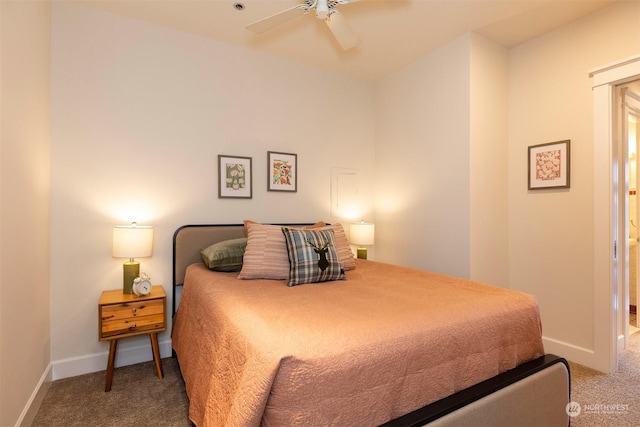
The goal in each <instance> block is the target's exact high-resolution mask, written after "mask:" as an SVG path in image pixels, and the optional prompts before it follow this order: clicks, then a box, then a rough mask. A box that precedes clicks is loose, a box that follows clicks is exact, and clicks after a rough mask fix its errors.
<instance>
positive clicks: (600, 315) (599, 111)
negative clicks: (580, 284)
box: [589, 55, 640, 373]
mask: <svg viewBox="0 0 640 427" xmlns="http://www.w3.org/2000/svg"><path fill="white" fill-rule="evenodd" d="M589 76H590V77H591V79H592V89H593V136H594V139H593V149H594V150H593V151H594V152H593V174H594V176H593V196H594V206H593V209H594V250H593V252H594V253H593V266H594V267H593V268H594V271H593V273H594V286H593V288H594V343H593V344H594V346H593V347H594V348H593V363H592V367H594V368H595V369H598V370H600V371H602V372H605V373H610V372H615V371H616V370H617V369H618V337H619V335H620V332H622V331H619V330H618V329H619V326H618V319H619V315H620V304H619V301H620V295H621V293H622V291H623V289H624V288H623V287H621V278H622V277H624V274H625V273H624V271H625V268H626V266H625V265H624V263H625V257H626V256H627V254H626V253H625V252H626V251H625V250H624V247H625V246H627V236H626V235H625V234H624V233H625V229H626V227H625V226H624V225H623V226H620V225H621V220H622V221H624V217H625V216H626V214H625V213H624V209H622V208H625V206H620V200H619V198H620V193H621V190H620V179H619V175H620V170H621V168H620V164H621V162H623V161H626V160H625V159H623V158H622V156H621V155H622V153H621V151H625V150H620V147H619V144H618V141H617V140H616V136H617V134H618V133H619V132H618V131H617V130H616V123H617V122H616V120H617V114H618V113H617V111H618V109H617V108H616V107H615V105H614V100H615V99H616V94H615V93H614V91H615V89H616V86H618V85H620V84H623V83H625V82H628V81H632V80H636V79H638V78H640V55H636V56H633V57H629V58H626V59H623V60H621V61H617V62H615V63H612V64H608V65H605V66H602V67H599V68H597V69H594V70H592V71H590V72H589ZM624 170H625V168H624V167H622V171H623V173H624ZM622 187H624V183H623V184H622ZM622 204H623V205H624V202H622ZM621 216H622V218H621ZM619 243H623V244H622V245H620V244H619ZM616 245H617V247H616ZM620 247H622V248H623V250H622V252H623V253H622V254H617V250H618V248H620ZM617 255H623V256H617Z"/></svg>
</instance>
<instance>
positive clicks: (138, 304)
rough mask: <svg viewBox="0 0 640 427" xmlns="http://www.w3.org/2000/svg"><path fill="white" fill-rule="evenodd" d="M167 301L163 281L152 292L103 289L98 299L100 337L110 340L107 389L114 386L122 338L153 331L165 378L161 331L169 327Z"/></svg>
mask: <svg viewBox="0 0 640 427" xmlns="http://www.w3.org/2000/svg"><path fill="white" fill-rule="evenodd" d="M166 302H167V295H166V294H165V293H164V289H163V288H162V286H160V285H157V286H153V287H152V288H151V293H149V295H145V296H143V297H139V296H136V295H135V294H123V293H122V289H116V290H113V291H104V292H102V296H101V297H100V301H99V302H98V335H99V337H98V338H99V340H100V341H110V344H109V362H108V363H107V383H106V385H105V388H104V391H109V390H111V380H112V379H113V365H114V363H115V360H116V347H117V345H118V340H119V339H121V338H127V337H133V336H136V335H143V334H149V338H150V339H151V349H152V350H153V360H154V361H155V362H156V371H157V372H158V378H162V362H161V361H160V351H159V350H158V336H157V334H158V332H162V331H166V330H167V322H166V316H165V307H166Z"/></svg>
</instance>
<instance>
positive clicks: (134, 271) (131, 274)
mask: <svg viewBox="0 0 640 427" xmlns="http://www.w3.org/2000/svg"><path fill="white" fill-rule="evenodd" d="M123 271H124V282H123V285H122V293H123V294H132V293H133V280H134V279H135V278H136V277H138V276H139V275H140V263H139V262H136V261H130V262H125V263H124V267H123Z"/></svg>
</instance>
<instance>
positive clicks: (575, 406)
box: [565, 402, 582, 417]
mask: <svg viewBox="0 0 640 427" xmlns="http://www.w3.org/2000/svg"><path fill="white" fill-rule="evenodd" d="M565 409H566V411H567V415H569V416H570V417H577V416H578V415H580V412H582V407H581V406H580V404H579V403H578V402H569V403H568V404H567V407H566V408H565Z"/></svg>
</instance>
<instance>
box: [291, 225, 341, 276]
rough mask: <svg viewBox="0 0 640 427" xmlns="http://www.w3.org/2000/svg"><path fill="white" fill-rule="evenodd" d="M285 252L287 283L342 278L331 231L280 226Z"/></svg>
mask: <svg viewBox="0 0 640 427" xmlns="http://www.w3.org/2000/svg"><path fill="white" fill-rule="evenodd" d="M282 233H283V234H284V237H285V240H286V242H287V251H288V254H289V264H290V269H289V282H288V283H287V285H288V286H296V285H302V284H304V283H317V282H326V281H330V280H344V270H343V269H342V266H341V265H340V259H339V258H338V252H337V251H336V249H335V246H336V241H335V236H334V231H333V230H331V229H328V230H300V229H294V228H288V227H282Z"/></svg>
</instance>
